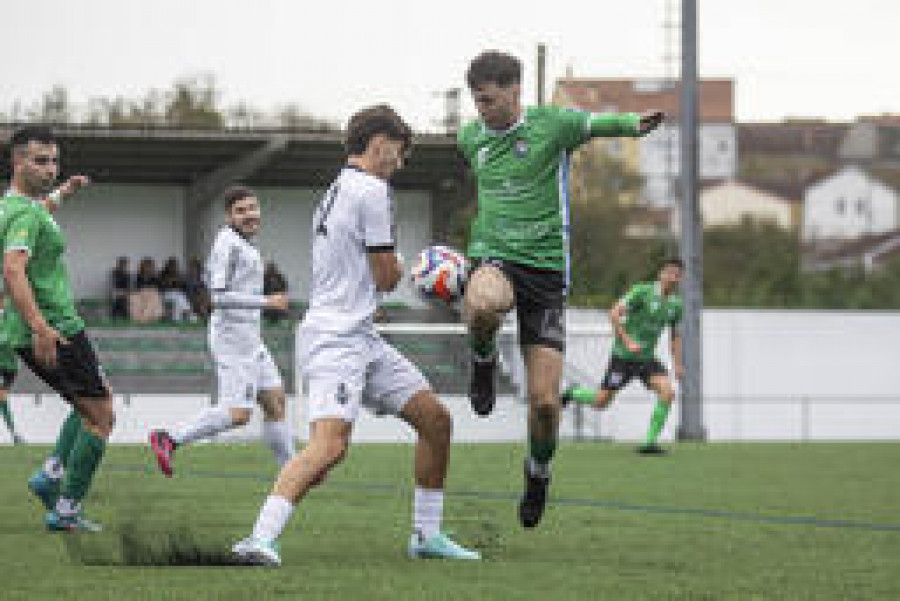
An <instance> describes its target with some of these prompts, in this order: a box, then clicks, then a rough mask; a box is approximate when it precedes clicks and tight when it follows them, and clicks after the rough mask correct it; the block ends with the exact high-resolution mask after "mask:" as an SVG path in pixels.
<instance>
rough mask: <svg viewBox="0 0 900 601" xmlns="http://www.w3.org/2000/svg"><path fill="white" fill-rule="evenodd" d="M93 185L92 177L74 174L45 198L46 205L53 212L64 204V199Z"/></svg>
mask: <svg viewBox="0 0 900 601" xmlns="http://www.w3.org/2000/svg"><path fill="white" fill-rule="evenodd" d="M90 185H91V178H89V177H88V176H86V175H73V176H72V177H70V178H69V179H67V180H66V181H65V182H63V183H62V184H61V185H60V186H59V187H57V188H56V190H54V191H53V192H51V193H50V194H48V195H47V197H46V198H45V199H44V201H43V202H44V206H45V207H47V210H48V211H50V212H51V213H52V212H54V211H55V210H56V209H58V208H59V206H60V205H61V204H62V202H63V201H64V200H67V199H69V198H71V197H72V196H75V194H77V193H78V191H79V190H81V189H82V188H86V187H88V186H90Z"/></svg>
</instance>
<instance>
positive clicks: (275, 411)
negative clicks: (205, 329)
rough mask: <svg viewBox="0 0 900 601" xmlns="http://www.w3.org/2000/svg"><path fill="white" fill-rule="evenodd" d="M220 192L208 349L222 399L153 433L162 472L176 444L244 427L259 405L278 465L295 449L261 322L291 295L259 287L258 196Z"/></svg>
mask: <svg viewBox="0 0 900 601" xmlns="http://www.w3.org/2000/svg"><path fill="white" fill-rule="evenodd" d="M224 196H225V210H226V212H227V225H226V226H224V227H222V228H221V229H220V230H219V233H218V234H217V235H216V239H215V242H213V247H212V251H211V253H210V257H209V262H208V263H207V280H208V285H209V288H210V291H211V293H212V302H213V312H212V316H211V317H210V320H209V348H210V352H211V353H212V357H213V361H214V363H215V367H216V375H217V376H218V384H219V402H218V404H217V405H215V406H213V407H210V408H209V409H206V410H205V411H203V412H202V413H201V414H200V415H198V416H197V418H196V419H195V420H194V421H193V422H191V423H190V424H188V425H187V426H185V427H183V428H181V429H179V430H178V431H176V432H175V433H173V434H171V435H170V434H169V433H168V432H167V431H165V430H155V431H153V432H152V433H151V434H150V446H151V448H152V450H153V452H154V454H155V455H156V459H157V463H158V464H159V468H160V470H162V472H163V473H164V474H165V475H166V476H171V475H172V457H173V455H174V453H175V450H176V449H177V448H179V447H181V446H183V445H186V444H189V443H192V442H195V441H197V440H200V439H202V438H209V437H211V436H214V435H216V434H219V433H220V432H224V431H226V430H230V429H232V428H237V427H239V426H243V425H245V424H246V423H247V422H248V421H250V417H251V414H252V412H253V408H254V407H255V406H256V405H257V404H259V406H260V407H262V410H263V439H264V440H265V441H266V443H267V444H268V445H269V447H270V448H271V449H272V452H273V453H274V454H275V460H276V461H277V462H278V465H279V466H281V465H284V464H285V463H286V462H287V461H288V459H290V458H291V456H292V455H293V454H294V442H293V438H292V437H291V434H290V429H289V428H288V426H287V423H286V422H285V407H284V405H285V400H284V385H283V384H282V380H281V374H280V373H279V372H278V368H277V367H276V366H275V362H274V361H273V360H272V355H271V354H270V353H269V349H267V348H266V346H265V344H264V343H263V339H262V332H261V327H260V325H261V315H260V314H261V312H262V309H264V308H272V309H281V310H285V309H287V307H288V299H287V297H286V296H285V295H284V294H271V295H269V296H263V293H262V290H263V260H262V257H261V256H260V254H259V250H258V249H257V248H256V246H254V245H253V243H252V240H253V238H254V236H256V234H257V233H258V231H259V225H260V209H259V200H258V199H257V197H256V194H255V193H254V192H253V190H251V189H250V188H247V187H244V186H233V187H231V188H229V189H228V190H227V191H226V192H225V195H224Z"/></svg>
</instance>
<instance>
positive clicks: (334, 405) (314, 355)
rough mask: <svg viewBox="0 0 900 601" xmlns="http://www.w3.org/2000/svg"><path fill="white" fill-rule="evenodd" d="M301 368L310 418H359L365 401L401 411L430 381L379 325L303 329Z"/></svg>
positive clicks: (380, 410)
mask: <svg viewBox="0 0 900 601" xmlns="http://www.w3.org/2000/svg"><path fill="white" fill-rule="evenodd" d="M296 346H297V354H296V360H297V371H296V373H298V374H301V381H302V382H303V385H304V387H305V390H306V396H307V399H308V400H309V411H308V418H309V421H310V423H312V422H314V421H316V420H319V419H323V418H338V419H343V420H345V421H348V422H353V421H355V420H356V416H357V415H358V414H359V408H360V406H364V407H366V408H367V409H369V410H370V411H372V412H374V413H375V414H376V415H383V414H390V415H399V414H400V412H401V411H402V410H403V407H404V406H405V405H406V403H407V402H408V401H409V399H411V398H412V397H413V396H414V395H416V394H417V393H419V392H422V391H423V390H428V389H429V388H430V386H429V385H428V381H427V380H426V379H425V376H423V375H422V372H420V371H419V369H418V368H417V367H416V366H415V365H413V364H412V363H411V362H410V361H409V359H407V358H406V357H404V356H403V355H401V354H400V353H399V352H398V351H397V349H395V348H394V347H392V346H391V345H390V344H388V343H387V342H386V341H385V340H384V339H383V338H381V336H379V335H378V333H377V332H375V331H374V330H367V331H357V332H353V333H335V332H324V331H317V330H314V329H312V328H309V327H304V326H301V327H300V328H299V329H298V330H297V345H296Z"/></svg>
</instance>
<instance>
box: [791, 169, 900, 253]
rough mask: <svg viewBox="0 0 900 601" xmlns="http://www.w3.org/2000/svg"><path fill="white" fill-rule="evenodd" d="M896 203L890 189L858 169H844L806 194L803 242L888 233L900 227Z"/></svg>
mask: <svg viewBox="0 0 900 601" xmlns="http://www.w3.org/2000/svg"><path fill="white" fill-rule="evenodd" d="M897 203H898V198H897V194H896V193H895V192H893V191H892V190H891V189H890V188H888V187H887V186H885V185H884V184H882V183H881V182H879V181H878V180H875V179H874V178H872V177H871V176H870V175H868V174H867V173H865V172H864V171H862V170H860V169H858V168H857V167H852V166H851V167H845V168H844V169H842V170H841V171H839V172H837V173H835V174H834V175H832V176H831V177H828V178H826V179H824V180H822V181H821V182H819V183H817V184H816V185H814V186H811V187H810V188H809V189H808V190H807V191H806V194H805V195H804V200H803V232H802V233H803V239H804V240H814V239H826V238H844V239H851V238H858V237H859V236H861V235H863V234H878V233H883V232H887V231H890V230H892V229H894V228H896V227H898V226H900V220H898V214H897ZM841 207H843V210H841Z"/></svg>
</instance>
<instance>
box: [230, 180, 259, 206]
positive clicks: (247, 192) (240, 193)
mask: <svg viewBox="0 0 900 601" xmlns="http://www.w3.org/2000/svg"><path fill="white" fill-rule="evenodd" d="M251 196H256V192H254V191H253V189H252V188H248V187H247V186H244V185H240V184H238V185H234V186H230V187H229V188H228V189H227V190H225V192H223V193H222V198H223V199H224V200H225V210H226V211H230V210H231V209H232V207H234V204H235V203H236V202H238V201H239V200H244V199H245V198H250V197H251Z"/></svg>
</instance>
